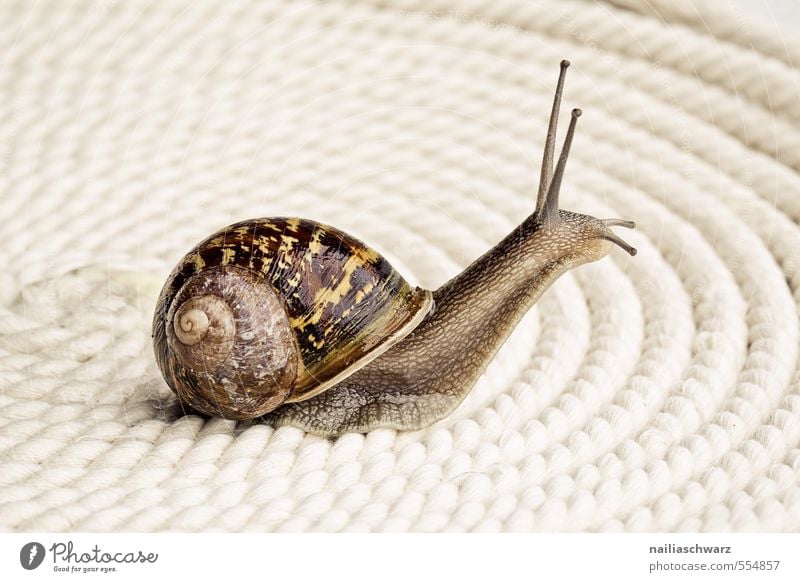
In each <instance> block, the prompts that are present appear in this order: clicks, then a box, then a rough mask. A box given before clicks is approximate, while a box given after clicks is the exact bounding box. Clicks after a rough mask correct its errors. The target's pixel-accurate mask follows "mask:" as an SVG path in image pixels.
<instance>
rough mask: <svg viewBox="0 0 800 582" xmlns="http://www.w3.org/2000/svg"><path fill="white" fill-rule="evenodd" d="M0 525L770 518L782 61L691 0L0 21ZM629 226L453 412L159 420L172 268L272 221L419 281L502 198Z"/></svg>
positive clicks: (786, 302)
mask: <svg viewBox="0 0 800 582" xmlns="http://www.w3.org/2000/svg"><path fill="white" fill-rule="evenodd" d="M0 12H2V14H0V59H2V66H0V170H1V171H0V191H1V192H2V198H1V199H0V200H1V202H0V231H1V232H2V235H3V242H4V256H6V257H7V261H6V264H5V269H4V270H3V273H2V274H0V528H2V529H7V530H13V531H16V530H20V531H26V530H54V531H81V530H88V531H98V530H99V531H107V530H113V531H162V530H175V531H186V530H189V531H194V530H216V531H241V530H258V531H262V530H269V531H299V530H302V531H498V530H506V531H510V530H515V531H516V530H521V531H531V530H537V531H552V530H558V531H567V530H572V531H587V530H589V531H614V530H630V531H639V530H659V531H675V530H681V531H684V530H685V531H695V530H774V531H786V530H793V531H796V530H799V529H800V368H799V367H798V359H799V358H800V319H799V318H798V312H799V306H800V278H799V277H800V255H798V253H797V249H798V248H800V228H798V224H800V175H799V174H798V172H800V130H799V129H798V128H800V73H798V70H797V69H796V68H795V65H796V63H797V62H798V59H800V47H798V46H796V45H792V44H790V42H789V41H788V40H786V39H784V38H782V37H780V35H778V34H776V33H775V32H774V31H772V30H768V29H767V28H765V27H762V26H760V25H758V24H756V23H753V22H750V21H745V20H743V18H742V15H740V14H737V13H736V12H733V11H732V10H731V9H730V8H725V7H722V6H721V5H719V4H718V3H713V2H706V1H705V0H703V1H700V2H698V1H692V2H689V1H688V0H686V1H683V0H682V1H681V2H671V1H670V2H667V1H666V0H663V1H662V0H653V1H650V2H647V3H640V2H630V1H629V0H612V1H611V2H609V3H608V4H600V3H596V2H580V1H577V0H572V1H568V2H563V1H559V2H556V1H555V0H552V1H547V2H524V1H522V0H500V1H497V2H491V3H487V2H482V1H479V0H459V1H456V0H425V1H423V0H331V1H326V2H313V1H311V0H303V1H300V2H297V1H293V2H283V1H278V0H273V1H270V2H258V3H252V4H247V3H217V4H206V3H190V2H185V1H183V0H173V1H165V2H159V3H157V4H152V5H149V6H147V7H144V6H141V5H137V3H121V2H120V3H118V2H113V1H109V2H102V1H89V0H86V1H85V2H83V3H81V2H75V3H60V2H52V3H50V2H44V3H27V2H24V1H23V0H16V1H12V2H6V3H3V4H2V5H0ZM562 58H569V59H570V60H571V61H572V63H573V66H572V67H571V69H570V73H569V78H568V80H567V86H566V89H565V94H564V101H565V107H572V106H580V107H582V108H583V110H584V116H583V117H581V121H580V123H579V128H578V132H577V134H576V141H575V144H574V146H573V150H572V155H571V159H570V161H569V164H568V169H567V175H566V180H565V190H566V191H565V193H564V203H563V205H564V207H565V208H568V209H572V210H576V211H581V212H586V213H591V214H595V215H598V216H604V217H605V216H620V217H623V218H631V219H634V220H636V222H637V225H638V228H637V230H636V231H634V232H632V233H630V235H628V233H626V236H628V237H629V239H630V241H631V243H632V244H634V245H635V246H636V247H637V248H638V249H639V251H640V252H639V254H638V255H637V256H636V257H635V258H628V257H627V256H625V255H623V254H622V253H618V252H614V253H612V257H611V258H610V259H605V260H603V261H601V262H598V263H595V264H591V265H587V266H584V267H581V268H579V269H578V270H575V271H573V272H571V273H570V274H569V275H567V276H565V277H564V278H563V279H561V280H559V281H558V282H557V283H556V284H555V285H554V286H553V288H552V289H551V290H549V291H548V292H547V293H546V294H545V295H544V296H543V297H542V299H541V300H540V302H539V303H538V304H537V306H536V308H535V309H533V310H532V311H531V312H530V313H529V314H528V315H527V316H526V317H525V318H524V320H523V321H522V322H521V324H520V326H519V327H518V328H517V329H516V330H515V332H514V334H513V335H512V336H511V338H510V339H509V341H508V342H507V343H506V345H505V346H504V347H503V348H502V350H501V351H500V353H499V354H498V355H497V357H496V358H495V360H494V361H493V362H492V364H491V365H490V366H489V368H488V369H487V371H486V373H485V374H484V375H483V377H482V378H481V380H480V381H479V382H478V384H477V385H476V386H475V388H474V390H473V391H472V392H471V393H470V395H469V396H468V397H467V399H466V401H465V402H464V403H463V404H462V405H461V406H460V407H459V408H458V410H457V411H456V412H455V413H454V414H453V415H451V416H450V417H448V418H446V419H444V420H442V421H440V422H439V423H437V424H436V425H435V426H433V427H431V428H429V429H426V430H421V431H414V432H401V433H397V432H395V431H390V430H377V431H373V432H371V433H369V434H366V435H359V434H346V435H343V436H342V437H340V438H338V439H336V440H334V441H328V440H325V439H320V438H316V437H311V436H308V435H305V434H304V433H303V432H302V431H299V430H297V429H294V428H282V429H279V430H277V431H276V430H273V429H272V428H270V427H268V426H264V425H261V424H259V423H257V422H246V423H234V422H229V421H223V420H219V419H211V420H204V419H201V418H200V417H198V416H195V415H191V414H188V415H185V416H184V415H181V414H180V407H179V406H178V405H177V404H176V403H175V400H174V398H173V396H172V394H171V393H170V391H169V390H168V388H167V387H166V385H165V384H164V381H163V380H162V378H161V376H160V374H159V372H158V370H157V369H156V367H155V365H154V362H153V356H152V346H151V343H150V317H151V314H152V308H153V303H154V301H155V296H156V294H157V292H158V290H159V287H160V285H161V283H162V281H163V280H164V278H165V277H166V274H167V272H168V271H169V269H170V268H171V267H172V266H173V264H174V263H175V262H176V261H177V259H178V258H179V257H180V256H181V255H182V253H184V252H185V251H186V250H188V249H189V248H190V247H191V246H192V245H193V244H195V243H196V242H197V241H199V240H200V239H202V238H204V237H205V236H206V235H208V234H209V233H211V232H213V231H214V230H215V229H217V228H219V227H221V226H224V225H225V224H227V223H230V222H233V221H235V220H238V219H243V218H249V217H256V216H269V215H300V216H304V217H308V218H313V219H317V220H322V221H324V222H327V223H330V224H334V225H336V226H338V227H340V228H342V229H344V230H346V231H348V232H351V233H353V234H355V235H356V236H358V237H360V238H362V239H364V240H366V241H368V242H369V243H370V244H372V245H374V246H375V247H376V248H378V249H379V250H380V251H382V252H383V253H384V254H386V255H387V256H388V257H389V258H390V260H391V261H392V263H393V264H394V265H395V266H396V267H397V268H398V269H399V270H400V271H401V272H402V273H403V274H404V275H406V276H407V278H408V279H409V280H410V281H412V282H414V283H418V284H421V285H424V286H427V287H436V286H438V285H440V284H441V283H443V282H444V281H446V280H447V279H448V278H449V277H451V276H453V275H454V274H456V273H457V272H458V271H459V270H460V269H461V268H463V267H464V266H465V265H466V264H468V263H469V262H470V261H471V260H472V259H474V258H475V257H477V256H478V255H480V254H481V253H482V252H484V251H485V250H486V249H487V248H489V246H491V245H492V244H494V243H495V242H496V241H498V240H499V239H500V238H502V237H503V236H504V235H505V234H506V233H507V232H508V231H509V230H510V229H511V228H512V227H513V226H514V224H516V223H517V222H519V221H520V220H521V219H522V218H523V217H524V216H525V215H526V214H528V213H530V212H531V210H532V208H533V204H534V199H535V189H536V183H535V182H536V179H537V176H538V164H539V156H540V154H541V148H542V143H543V140H544V134H545V123H546V117H547V115H548V113H549V103H550V100H551V98H552V90H553V86H554V84H555V78H556V75H557V64H558V62H559V60H560V59H562Z"/></svg>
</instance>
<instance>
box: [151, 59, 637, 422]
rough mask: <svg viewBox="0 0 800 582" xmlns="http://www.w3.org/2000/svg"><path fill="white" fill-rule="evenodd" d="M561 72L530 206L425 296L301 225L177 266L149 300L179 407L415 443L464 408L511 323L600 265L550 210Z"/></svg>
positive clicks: (249, 236)
mask: <svg viewBox="0 0 800 582" xmlns="http://www.w3.org/2000/svg"><path fill="white" fill-rule="evenodd" d="M568 66H569V62H568V61H562V63H561V70H560V73H559V76H558V82H557V86H556V92H555V97H554V99H553V108H552V112H551V114H550V120H549V125H548V130H547V136H546V140H545V149H544V157H543V161H542V168H541V177H540V182H539V189H538V196H537V201H536V207H535V209H534V211H533V213H532V214H531V215H530V216H529V217H528V218H527V219H525V220H524V221H523V222H522V223H521V224H520V225H519V226H517V227H516V228H515V229H514V230H513V231H512V232H511V233H510V234H509V235H508V236H506V237H505V238H504V239H503V240H502V241H500V242H499V243H498V244H497V245H496V246H495V247H494V248H492V249H491V250H489V251H488V252H487V253H486V254H484V255H483V256H481V257H480V258H478V259H477V260H476V261H474V262H473V263H472V264H471V265H469V266H468V267H467V268H466V269H465V270H464V271H463V272H461V273H460V274H459V275H457V276H456V277H454V278H453V279H451V280H450V281H448V282H447V283H445V284H444V285H442V286H441V287H440V288H438V289H437V290H435V291H429V290H425V289H421V288H418V287H412V286H411V285H409V283H408V282H406V280H405V279H404V278H403V277H402V276H401V275H400V274H399V273H397V272H396V271H395V270H394V269H393V268H392V266H391V265H390V264H389V262H388V261H387V260H386V259H385V258H384V257H382V256H381V255H380V254H379V253H377V252H376V251H374V250H373V249H371V248H370V247H368V246H367V245H365V244H364V243H362V242H361V241H359V240H358V239H356V238H354V237H352V236H350V235H348V234H346V233H344V232H342V231H340V230H338V229H336V228H334V227H331V226H327V225H324V224H320V223H317V222H313V221H311V220H304V219H300V218H261V219H255V220H245V221H243V222H238V223H236V224H232V225H230V226H228V227H226V228H224V229H222V230H220V231H219V232H217V233H215V234H213V235H211V236H210V237H208V238H206V239H205V240H204V241H202V242H201V243H200V244H198V245H197V246H196V247H195V248H194V249H192V250H191V251H190V252H189V253H188V254H186V256H185V257H184V258H183V259H182V260H181V261H180V262H179V263H178V265H177V266H176V267H175V269H174V270H173V271H172V273H171V274H170V276H169V277H168V279H167V281H166V283H165V284H164V287H163V289H162V291H161V294H160V296H159V299H158V302H157V306H156V311H155V316H154V321H153V338H154V348H155V354H156V360H157V362H158V365H159V367H160V369H161V372H162V374H163V375H164V378H165V379H166V382H167V384H168V385H169V386H170V388H171V389H172V390H173V391H174V392H175V393H176V394H177V396H178V398H179V399H180V401H182V402H184V403H186V404H188V405H189V406H190V407H192V408H194V409H195V410H197V411H200V412H202V413H205V414H208V415H213V416H221V417H223V418H229V419H250V418H256V417H263V419H264V420H265V421H266V422H268V423H270V424H272V425H273V426H283V425H293V426H297V427H300V428H302V429H304V430H306V431H307V432H310V433H313V434H318V435H324V436H336V435H339V434H341V433H344V432H367V431H370V430H372V429H375V428H379V427H390V428H395V429H399V430H415V429H419V428H422V427H425V426H428V425H430V424H432V423H433V422H435V421H437V420H439V419H441V418H443V417H445V416H446V415H448V414H449V413H450V412H451V411H453V410H454V409H455V408H456V406H457V405H458V404H459V403H460V402H461V401H462V400H463V398H464V397H465V396H466V394H467V393H468V392H469V391H470V389H471V388H472V386H473V385H474V384H475V383H476V382H477V380H478V378H479V377H480V375H481V374H482V373H483V371H484V370H485V368H486V367H487V365H488V363H489V362H490V361H491V359H492V358H493V357H494V355H495V353H496V352H497V351H498V349H499V348H500V347H501V345H502V344H503V343H504V342H505V340H506V338H507V337H508V336H509V334H510V333H511V331H512V330H513V329H514V327H515V326H516V324H517V323H518V322H519V320H520V319H521V318H522V316H523V315H524V314H525V313H526V312H527V311H528V310H529V309H530V308H531V306H532V305H533V304H534V303H535V302H536V301H537V300H538V298H539V297H540V296H541V295H542V293H543V292H544V291H545V290H546V289H547V288H548V287H549V286H550V285H551V284H552V283H553V281H554V280H555V279H556V278H558V277H559V276H560V275H561V274H562V273H564V272H566V271H567V270H569V269H571V268H573V267H576V266H578V265H581V264H583V263H587V262H590V261H596V260H598V259H601V258H603V257H604V256H606V255H607V254H608V253H609V252H610V250H611V248H612V247H613V245H614V244H616V245H618V246H620V247H621V248H622V249H624V250H625V251H627V252H628V253H630V254H631V255H634V254H636V249H634V248H633V247H631V246H630V245H628V244H627V243H626V242H624V241H623V240H622V239H621V238H619V237H618V236H617V235H616V234H615V233H614V232H612V231H611V227H614V226H621V227H626V228H633V227H634V224H633V222H631V221H627V220H621V219H615V218H612V219H603V220H601V219H597V218H594V217H592V216H588V215H584V214H578V213H575V212H569V211H565V210H561V209H559V206H558V197H559V190H560V188H561V181H562V178H563V175H564V169H565V166H566V162H567V157H568V155H569V150H570V145H571V143H572V140H573V135H574V133H575V126H576V122H577V119H578V117H579V116H580V114H581V112H580V110H579V109H574V110H573V111H572V117H571V119H570V122H569V127H568V129H567V133H566V137H565V140H564V145H563V147H562V150H561V153H560V155H559V158H558V160H557V163H556V164H555V168H554V167H553V164H554V161H555V159H554V157H555V156H554V154H555V137H556V125H557V121H558V112H559V109H560V103H561V93H562V90H563V86H564V78H565V74H566V70H567V67H568Z"/></svg>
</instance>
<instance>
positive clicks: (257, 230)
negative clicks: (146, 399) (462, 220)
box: [153, 218, 433, 419]
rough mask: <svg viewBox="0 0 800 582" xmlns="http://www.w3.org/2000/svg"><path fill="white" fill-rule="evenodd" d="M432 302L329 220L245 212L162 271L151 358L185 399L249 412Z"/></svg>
mask: <svg viewBox="0 0 800 582" xmlns="http://www.w3.org/2000/svg"><path fill="white" fill-rule="evenodd" d="M432 306H433V298H432V294H431V292H430V291H427V290H424V289H420V288H417V287H411V286H410V285H409V284H408V283H407V282H406V281H405V280H404V279H403V278H402V277H401V276H400V275H399V274H398V273H397V272H396V271H395V270H394V268H392V266H391V265H390V264H389V262H388V261H387V260H386V259H385V258H383V257H382V256H381V255H380V254H378V253H377V252H376V251H374V250H373V249H371V248H369V247H368V246H366V245H365V244H364V243H362V242H361V241H359V240H358V239H356V238H354V237H352V236H350V235H348V234H346V233H344V232H342V231H340V230H338V229H335V228H333V227H330V226H326V225H323V224H319V223H317V222H313V221H310V220H303V219H298V218H263V219H255V220H246V221H243V222H239V223H236V224H233V225H231V226H228V227H226V228H224V229H222V230H220V231H219V232H217V233H215V234H213V235H211V236H210V237H208V238H207V239H205V240H204V241H203V242H201V243H200V244H199V245H197V246H196V247H195V248H194V249H192V250H191V251H190V252H189V253H187V254H186V256H184V257H183V259H182V260H181V261H180V262H179V264H178V265H177V266H176V267H175V269H174V270H173V271H172V273H171V275H170V276H169V278H168V279H167V281H166V283H165V285H164V288H163V289H162V291H161V295H160V297H159V299H158V303H157V307H156V312H155V317H154V322H153V330H154V345H155V352H156V360H157V362H158V365H159V367H160V369H161V372H162V374H163V375H164V377H165V379H166V381H167V383H168V384H169V386H170V388H172V390H173V391H174V392H175V393H176V394H177V395H178V396H179V397H180V398H181V400H183V401H184V402H186V403H187V404H189V405H190V406H192V407H193V408H195V409H197V410H199V411H201V412H204V413H206V414H209V415H216V416H222V417H224V418H234V419H245V418H254V417H257V416H261V415H263V414H266V413H267V412H270V411H271V410H274V409H275V408H276V407H278V406H280V405H281V404H283V403H284V402H299V401H302V400H305V399H308V398H311V397H313V396H315V395H317V394H319V393H321V392H323V391H325V390H327V389H328V388H330V387H331V386H333V385H335V384H336V383H338V382H340V381H341V380H343V379H344V378H346V377H348V376H349V375H350V374H352V373H354V372H355V371H356V370H358V369H359V368H361V367H363V366H364V365H366V364H367V363H368V362H370V361H371V360H373V359H374V358H376V357H377V356H379V355H380V354H381V353H383V352H384V351H386V350H387V349H389V347H391V346H392V345H393V344H394V343H396V342H397V341H399V340H400V339H402V338H403V337H405V336H406V335H408V334H409V333H410V332H411V331H412V330H413V329H414V328H415V327H417V325H419V323H420V322H421V321H422V320H423V319H424V318H425V316H426V315H427V314H428V313H429V312H430V310H431V308H432Z"/></svg>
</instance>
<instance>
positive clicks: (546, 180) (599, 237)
mask: <svg viewBox="0 0 800 582" xmlns="http://www.w3.org/2000/svg"><path fill="white" fill-rule="evenodd" d="M567 67H569V61H566V60H564V61H561V71H560V73H559V76H558V85H557V86H556V93H555V97H554V99H553V109H552V111H551V113H550V122H549V124H548V128H547V138H546V140H545V147H544V157H543V159H542V171H541V178H540V180H539V193H538V197H537V201H536V209H535V210H534V212H533V214H532V215H531V216H530V217H529V218H528V220H526V221H525V222H524V223H523V228H524V229H527V230H529V234H530V236H529V239H530V240H531V242H533V241H535V242H536V244H537V245H538V246H539V247H540V248H545V249H548V251H554V252H557V253H559V254H563V256H564V259H565V260H566V261H568V262H570V263H577V262H588V261H594V260H598V259H600V258H602V257H604V256H605V255H607V254H608V253H609V252H610V251H611V248H612V245H613V244H615V245H617V246H619V247H621V248H622V249H623V250H625V252H627V253H629V254H630V255H632V256H633V255H635V254H636V249H635V248H633V247H632V246H631V245H629V244H628V243H626V242H625V241H624V240H622V239H621V238H620V237H619V236H618V235H617V234H616V233H614V232H613V231H612V230H611V227H612V226H621V227H624V228H634V227H635V224H634V223H633V221H630V220H622V219H619V218H605V219H599V218H595V217H594V216H589V215H587V214H579V213H577V212H569V211H566V210H560V209H559V207H558V198H559V193H560V191H561V181H562V179H563V177H564V169H565V168H566V165H567V158H568V157H569V150H570V147H571V146H572V139H573V136H574V134H575V126H576V124H577V122H578V117H580V116H581V110H580V109H573V110H572V115H571V117H570V122H569V127H568V129H567V135H566V137H565V139H564V145H563V147H562V149H561V153H560V155H559V157H558V162H557V163H556V167H555V170H554V169H553V161H554V158H555V138H556V128H557V125H558V112H559V109H560V106H561V92H562V90H563V88H564V78H565V76H566V71H567Z"/></svg>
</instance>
